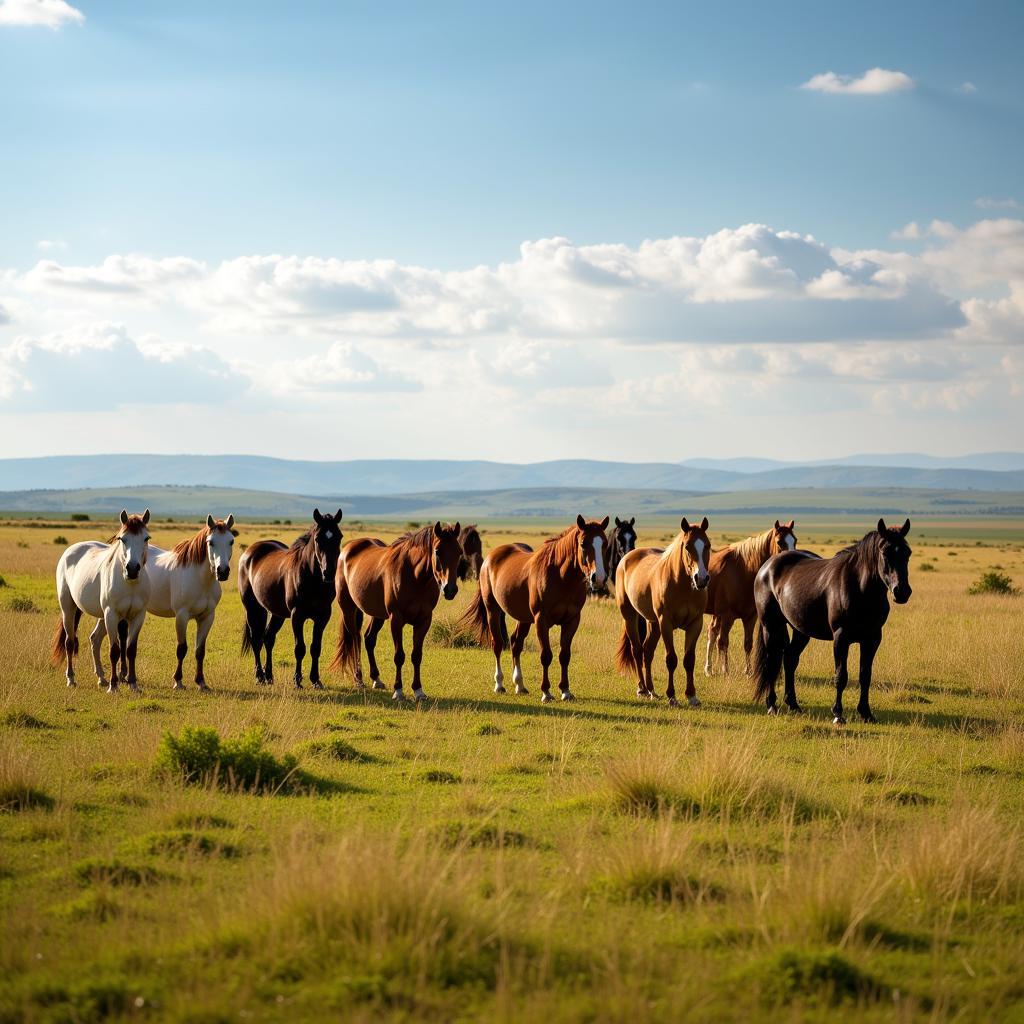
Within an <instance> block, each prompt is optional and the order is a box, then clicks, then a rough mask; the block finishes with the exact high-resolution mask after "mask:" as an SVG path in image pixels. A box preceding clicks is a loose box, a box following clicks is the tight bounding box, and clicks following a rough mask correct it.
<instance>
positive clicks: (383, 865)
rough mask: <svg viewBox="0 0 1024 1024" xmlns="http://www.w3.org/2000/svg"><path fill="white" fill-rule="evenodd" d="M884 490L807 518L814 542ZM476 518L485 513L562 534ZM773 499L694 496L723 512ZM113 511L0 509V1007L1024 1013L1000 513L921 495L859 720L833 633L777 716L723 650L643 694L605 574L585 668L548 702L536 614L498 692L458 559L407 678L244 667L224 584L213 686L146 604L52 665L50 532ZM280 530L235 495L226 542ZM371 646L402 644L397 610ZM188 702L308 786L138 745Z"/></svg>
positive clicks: (0, 1015) (726, 524) (187, 712)
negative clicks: (319, 677)
mask: <svg viewBox="0 0 1024 1024" xmlns="http://www.w3.org/2000/svg"><path fill="white" fill-rule="evenodd" d="M681 511H683V512H686V513H687V514H691V515H692V514H698V515H699V514H700V512H701V511H703V510H702V509H700V508H692V509H691V508H686V509H682V510H681ZM782 511H785V510H784V509H780V512H782ZM770 518H771V519H774V515H772V516H771V517H770ZM786 518H788V515H787V516H786ZM871 522H872V518H871V516H869V515H865V516H864V517H861V518H854V517H850V516H843V517H832V518H822V519H820V520H818V521H813V522H812V521H806V522H800V521H798V524H797V525H798V533H799V536H800V540H801V545H802V546H806V547H810V548H812V549H815V550H818V551H820V552H823V553H831V552H832V551H834V550H836V549H837V548H838V547H840V546H842V545H843V544H845V543H847V542H849V541H851V540H853V539H854V538H856V537H859V536H860V535H861V534H863V532H864V531H865V530H866V529H867V528H868V527H869V526H870V524H871ZM485 525H486V531H485V533H484V543H485V547H491V546H493V545H494V544H496V543H499V542H502V541H504V540H506V539H512V538H513V537H515V538H521V539H525V540H532V541H536V540H539V539H541V538H542V537H543V536H544V535H545V534H546V533H547V532H549V524H546V523H540V522H533V521H531V522H519V523H516V524H514V525H509V524H507V523H506V524H502V523H493V524H485ZM639 525H640V526H642V527H643V529H642V531H641V543H653V542H656V541H663V540H666V539H668V537H669V536H670V531H671V529H672V528H673V527H672V524H671V523H670V522H669V521H668V520H661V521H658V522H656V523H653V524H652V523H651V522H646V523H644V522H641V523H640V524H639ZM767 525H768V523H767V522H761V521H760V520H743V519H741V518H737V517H733V518H730V519H728V520H724V519H719V520H718V521H716V520H715V519H714V518H712V528H711V535H712V540H713V543H716V544H717V543H721V542H722V541H724V540H725V539H734V538H737V537H739V536H743V535H746V533H748V532H753V531H754V530H760V529H761V528H763V527H765V526H767ZM387 530H391V531H392V533H391V535H393V533H394V530H395V526H394V524H392V525H391V526H390V527H384V528H382V529H381V530H380V531H378V530H376V529H375V530H374V531H373V532H375V533H377V532H379V534H380V535H382V536H387V535H388V534H387ZM111 532H112V526H111V525H110V524H109V523H108V524H102V523H97V522H89V523H71V522H67V521H64V522H60V521H49V522H46V523H36V524H32V525H29V524H25V523H18V522H11V523H8V524H6V525H0V573H2V576H3V580H4V584H5V585H4V586H2V587H0V651H2V653H3V659H4V667H3V670H2V672H0V802H2V803H3V805H4V810H3V811H2V812H0V907H2V909H0V915H2V924H0V928H2V935H3V941H2V942H0V1021H21V1020H30V1021H32V1020H40V1021H69V1022H83V1021H85V1022H87V1021H98V1020H104V1019H115V1020H119V1019H125V1020H127V1019H131V1020H138V1021H145V1020H181V1021H194V1022H197V1024H198V1022H215V1021H237V1020H240V1019H243V1020H246V1019H247V1020H289V1021H294V1020H307V1019H308V1020H313V1019H316V1020H322V1019H325V1017H327V1018H344V1019H350V1020H373V1019H378V1018H389V1019H396V1018H397V1019H403V1018H404V1019H424V1018H426V1019H435V1020H453V1019H479V1018H486V1019H488V1020H510V1021H511V1020H523V1019H550V1020H596V1021H601V1020H639V1019H650V1020H679V1019H686V1018H690V1019H699V1020H712V1021H715V1020H721V1021H731V1020H736V1019H739V1018H745V1019H748V1020H761V1019H765V1020H767V1019H772V1020H780V1019H782V1020H825V1019H829V1020H832V1019H835V1015H836V1013H842V1015H843V1019H844V1020H863V1021H875V1020H878V1021H881V1020H901V1021H902V1020H905V1021H911V1020H963V1021H975V1020H1024V836H1022V821H1024V816H1022V810H1024V799H1022V779H1024V678H1022V676H1024V630H1022V627H1024V597H1021V596H996V595H970V596H969V595H968V593H967V591H968V588H969V587H970V586H971V584H972V583H974V581H975V580H976V579H977V578H978V577H979V575H980V574H981V573H982V572H983V571H988V570H992V569H995V570H998V571H1002V572H1005V573H1007V574H1008V575H1009V576H1010V577H1012V579H1013V581H1014V583H1015V584H1016V585H1018V586H1020V585H1021V584H1024V524H1022V523H1021V521H1020V520H1013V519H991V520H980V519H978V520H971V519H965V518H963V517H956V518H948V519H939V518H931V519H921V520H915V524H914V530H913V533H912V534H911V537H910V540H911V542H912V544H913V546H914V550H915V554H914V559H913V561H912V563H911V582H912V584H913V586H914V596H913V598H912V600H911V602H910V604H909V605H908V606H906V607H900V608H894V609H893V613H892V616H891V618H890V621H889V625H888V627H887V629H886V633H885V638H884V641H883V644H882V648H881V650H880V652H879V655H878V658H877V660H876V663H875V686H874V689H873V697H874V699H873V702H872V703H873V707H874V710H875V713H876V714H877V715H878V718H879V720H880V724H879V725H876V726H861V725H854V724H851V725H848V726H846V727H843V728H836V727H833V726H832V724H831V717H830V715H829V712H828V707H829V705H830V704H831V701H832V695H833V691H832V688H831V686H830V678H831V652H830V650H829V649H828V647H827V645H824V644H813V645H812V646H811V647H810V648H809V649H808V651H807V653H806V654H805V656H804V659H803V662H802V664H801V670H800V673H799V676H798V680H797V687H798V692H799V694H800V697H801V702H802V703H803V705H804V707H805V708H806V709H807V713H806V714H805V715H804V716H802V717H795V716H788V717H782V718H779V719H768V718H767V717H766V716H765V715H764V714H763V710H762V709H761V708H759V707H756V706H754V705H753V704H752V703H751V701H750V684H749V682H748V681H747V680H746V679H744V678H743V677H742V675H740V674H738V673H736V672H735V671H734V674H733V675H732V676H731V677H720V676H716V677H713V678H711V679H705V678H704V677H703V675H702V674H699V675H698V678H697V690H698V694H699V696H700V698H701V700H702V702H703V707H701V708H700V709H697V710H694V709H689V708H683V709H669V708H667V707H666V706H665V704H664V702H663V701H662V702H661V703H659V704H655V705H653V706H651V705H639V704H637V702H636V701H635V699H634V697H633V689H634V688H633V682H632V681H631V680H626V679H622V678H621V677H619V676H617V675H616V674H615V673H614V671H613V670H612V667H611V664H612V651H613V648H614V643H615V641H616V639H617V636H618V629H619V624H618V616H617V612H616V609H615V607H614V604H613V603H612V602H609V601H592V602H590V604H589V605H588V607H587V609H586V610H585V613H584V620H583V626H582V628H581V630H580V633H579V634H578V637H577V642H576V645H575V652H574V653H575V656H574V660H573V666H572V677H573V689H574V691H575V692H576V693H577V695H578V697H579V698H580V699H579V700H578V701H577V702H576V703H575V704H572V705H560V704H559V705H555V706H550V707H541V705H540V703H539V680H538V673H539V665H538V663H537V649H536V644H535V643H534V642H531V643H530V644H529V645H528V647H527V652H526V655H525V656H524V669H525V671H526V674H527V683H528V685H530V687H531V690H532V692H531V695H530V696H529V697H521V698H516V697H514V696H511V695H509V696H506V697H502V698H500V699H499V698H497V697H495V696H494V695H493V694H492V693H491V687H492V685H493V683H492V678H491V677H492V672H493V662H492V659H491V656H490V654H489V653H486V652H483V651H480V650H479V649H475V648H467V647H463V646H460V639H459V637H458V635H457V633H454V631H452V630H450V629H445V628H444V623H447V622H450V621H451V620H452V619H454V617H455V616H456V615H457V614H458V613H459V612H460V611H461V610H462V608H464V607H465V604H466V603H467V601H468V600H469V597H470V596H471V593H472V590H473V587H474V586H475V584H471V585H470V586H468V587H464V588H463V589H462V590H461V591H460V594H459V596H458V598H457V599H456V601H455V602H454V603H452V604H448V605H445V604H442V606H441V607H440V608H439V609H438V616H437V618H436V619H435V621H437V620H438V619H440V620H442V624H441V625H440V626H439V627H438V629H437V631H436V634H435V636H433V637H432V638H431V640H430V641H429V643H428V647H427V650H426V657H425V661H424V681H425V689H426V692H427V693H428V695H429V697H430V698H431V699H430V700H429V701H428V702H426V703H425V704H424V705H421V706H418V707H414V706H412V704H411V703H409V704H407V705H405V706H395V705H394V704H393V703H392V702H391V700H390V699H389V697H388V695H387V694H381V693H374V692H356V691H354V690H353V688H352V685H351V683H350V682H349V681H348V680H343V679H341V678H340V677H339V676H338V675H337V673H336V672H332V671H329V672H328V673H327V675H326V680H327V684H328V690H327V692H325V693H313V692H311V691H308V690H304V691H301V692H296V691H294V690H293V689H292V687H291V684H290V681H289V680H288V676H289V675H290V672H289V664H290V651H289V647H290V644H289V643H287V642H286V640H285V638H284V634H282V642H281V643H279V644H278V648H277V653H278V658H277V665H278V682H277V684H276V685H275V687H274V690H273V692H267V691H266V690H264V689H262V688H257V687H256V685H255V683H254V681H253V678H252V670H251V663H250V662H248V661H246V660H243V659H242V658H241V657H240V655H239V653H238V648H239V639H240V634H241V625H242V615H241V607H240V604H239V601H238V597H237V593H236V592H235V587H234V583H233V582H232V583H231V584H230V585H228V586H227V588H226V593H225V595H224V599H223V601H222V603H221V608H220V612H219V615H218V620H217V625H216V626H215V628H214V631H213V634H212V637H211V643H210V647H209V651H208V656H207V678H208V680H209V682H210V684H211V685H212V686H213V687H214V690H215V692H214V693H213V694H210V695H206V696H204V695H201V694H199V693H198V692H197V691H196V690H195V688H194V687H191V686H190V688H189V689H188V691H186V692H185V693H173V692H172V691H171V672H172V669H173V664H174V662H173V654H174V639H173V628H172V624H171V622H170V621H169V620H159V619H149V620H148V621H147V624H146V626H145V628H144V630H143V633H142V643H141V648H140V679H141V683H142V686H143V693H142V695H134V694H132V693H130V692H128V691H127V690H125V689H122V692H120V693H118V694H116V695H108V694H107V693H105V692H102V691H100V690H98V688H96V687H95V685H93V683H92V676H91V671H90V669H89V665H88V656H87V655H86V657H85V658H84V659H83V661H82V662H81V663H80V664H81V667H80V670H79V686H78V688H77V689H74V690H68V689H66V688H65V686H64V678H63V672H62V671H61V670H59V669H54V668H52V667H51V666H50V664H49V661H48V651H49V647H50V640H51V637H52V631H53V627H54V619H55V613H56V601H55V596H54V593H53V579H52V571H53V567H54V565H55V562H56V559H57V557H58V556H59V554H60V551H61V550H62V548H63V544H64V543H65V542H70V541H73V540H78V539H86V538H91V537H105V536H107V535H109V534H110V533H111ZM189 532H191V529H190V528H189V527H188V526H187V525H186V524H182V523H164V522H159V523H156V524H155V525H154V528H153V537H154V541H155V542H157V543H159V544H160V545H161V546H170V544H172V543H173V542H175V541H177V540H179V539H181V538H182V537H184V536H185V535H186V534H187V533H189ZM297 532H298V527H297V526H284V525H280V526H272V525H260V526H251V525H246V524H245V523H242V524H240V536H239V542H240V543H252V542H253V541H254V540H256V539H258V538H259V537H264V536H281V537H282V538H288V539H290V538H291V537H292V536H294V535H295V534H296V533H297ZM359 533H360V531H359V530H358V529H355V528H353V527H352V526H351V525H350V526H349V528H348V533H347V537H348V538H349V539H351V538H352V537H354V536H357V535H358V534H359ZM59 538H63V539H59ZM929 567H930V568H929ZM83 628H84V629H85V630H86V631H87V630H88V629H89V628H91V623H90V622H89V621H88V620H85V621H83ZM335 630H336V618H335V619H332V623H331V626H330V627H329V636H330V638H331V642H332V646H333V638H334V636H335V635H336V634H335ZM738 633H739V631H738V630H737V631H736V632H735V633H734V635H733V649H734V652H735V651H736V650H737V648H738V647H739V635H738ZM84 635H85V634H84V633H83V639H84ZM703 643H704V638H703V637H702V639H701V644H700V648H699V650H700V651H701V658H700V659H699V664H700V665H702V664H703ZM378 651H379V652H381V653H382V655H383V656H382V658H381V662H382V664H383V665H385V666H388V667H390V660H389V659H390V653H391V652H390V642H389V640H387V638H386V631H385V633H384V634H382V635H381V641H380V646H379V647H378ZM190 658H191V652H190ZM733 663H734V666H738V665H741V664H742V658H741V657H734V659H733ZM855 668H856V656H855V655H854V657H853V658H852V663H851V675H852V674H853V673H854V671H855ZM186 670H187V674H186V682H190V681H191V675H190V674H188V672H189V671H190V665H189V664H188V663H187V664H186ZM506 672H508V666H507V665H506ZM384 674H385V679H388V678H389V676H390V673H389V671H388V670H387V668H386V669H385V673H384ZM656 683H657V684H658V688H659V692H663V689H664V666H663V663H662V662H661V660H660V656H659V660H658V661H657V662H656ZM185 727H204V728H209V729H214V730H216V731H217V733H218V734H219V737H220V738H221V740H222V741H223V742H224V743H225V744H230V743H231V742H232V741H236V740H238V739H239V738H240V737H243V736H244V737H247V740H246V742H247V743H248V745H249V746H248V748H247V749H248V750H249V755H248V756H250V758H254V757H256V756H257V755H256V754H255V752H254V751H255V748H256V747H258V746H260V745H261V744H262V746H263V748H264V749H265V750H266V751H269V752H270V753H271V754H272V755H273V756H274V757H275V758H277V759H279V760H280V761H281V762H282V763H283V764H284V767H285V768H288V767H289V766H290V765H291V762H290V761H288V760H286V759H287V758H289V757H294V758H295V759H296V761H297V767H296V770H295V772H294V774H293V775H292V779H293V780H298V781H297V784H296V785H292V786H287V785H286V786H283V787H281V788H280V789H278V790H277V791H276V792H251V791H244V790H243V789H242V788H240V787H238V786H234V787H232V786H231V785H228V784H226V780H225V779H224V777H223V774H222V775H221V776H220V777H215V778H210V777H206V779H205V781H204V780H199V779H196V780H193V781H191V782H188V781H185V780H183V779H182V777H181V776H180V774H179V775H176V774H174V773H173V772H168V771H167V770H163V771H161V770H160V768H159V765H160V763H161V751H162V750H164V751H166V743H165V739H164V737H165V734H167V733H168V732H170V733H171V734H173V735H174V736H176V737H180V736H181V733H182V730H183V729H184V728H185ZM218 783H219V784H218Z"/></svg>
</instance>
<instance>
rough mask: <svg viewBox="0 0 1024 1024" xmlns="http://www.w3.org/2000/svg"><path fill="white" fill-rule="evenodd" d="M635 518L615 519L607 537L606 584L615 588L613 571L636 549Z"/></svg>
mask: <svg viewBox="0 0 1024 1024" xmlns="http://www.w3.org/2000/svg"><path fill="white" fill-rule="evenodd" d="M635 526H636V516H633V517H631V518H630V519H620V518H619V517H618V516H616V517H615V526H614V527H613V529H612V532H611V534H610V536H609V537H608V584H609V586H612V587H614V586H615V570H616V569H617V568H618V567H619V562H621V561H622V560H623V559H624V558H625V557H626V555H628V554H629V553H630V551H632V550H633V549H634V548H635V547H636V529H635Z"/></svg>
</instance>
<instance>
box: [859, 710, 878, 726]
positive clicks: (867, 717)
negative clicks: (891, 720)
mask: <svg viewBox="0 0 1024 1024" xmlns="http://www.w3.org/2000/svg"><path fill="white" fill-rule="evenodd" d="M858 714H859V715H860V720H861V721H862V722H864V723H865V725H877V724H878V719H877V718H875V716H874V715H873V714H871V712H870V711H869V712H868V713H867V714H864V712H863V711H859V712H858Z"/></svg>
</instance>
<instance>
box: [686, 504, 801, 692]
mask: <svg viewBox="0 0 1024 1024" xmlns="http://www.w3.org/2000/svg"><path fill="white" fill-rule="evenodd" d="M794 525H795V524H794V521H793V520H792V519H790V521H789V522H788V523H786V524H785V525H784V526H783V525H782V524H781V523H780V522H779V521H778V519H776V520H775V525H774V526H773V527H772V528H771V529H770V530H765V532H764V533H759V534H758V535H757V536H756V537H748V538H747V539H746V540H741V541H737V542H736V543H735V544H730V545H729V546H728V547H724V548H720V549H719V550H718V551H716V552H715V553H714V554H713V555H712V556H711V560H710V561H709V562H708V573H709V574H710V575H711V582H710V583H709V584H708V606H707V609H706V610H705V612H704V614H705V615H710V616H711V623H710V625H709V627H708V650H707V656H706V657H705V659H704V675H706V676H709V675H711V674H712V672H713V671H714V666H713V664H712V653H711V652H712V650H713V649H714V648H715V647H716V646H717V648H718V653H719V654H720V655H721V656H722V671H723V672H724V673H725V674H726V675H728V674H729V631H730V630H731V629H732V625H733V623H734V622H735V621H736V620H737V619H739V620H740V621H741V622H742V623H743V653H744V655H745V656H746V673H747V675H748V676H749V675H750V651H751V649H752V648H753V646H754V625H755V623H756V622H757V609H756V608H755V607H754V577H755V576H756V575H757V570H758V569H760V568H761V566H762V565H764V563H765V562H767V561H768V559H769V558H771V556H772V555H777V554H778V553H779V552H780V551H792V550H793V549H794V548H795V547H796V534H795V533H794V532H793V526H794Z"/></svg>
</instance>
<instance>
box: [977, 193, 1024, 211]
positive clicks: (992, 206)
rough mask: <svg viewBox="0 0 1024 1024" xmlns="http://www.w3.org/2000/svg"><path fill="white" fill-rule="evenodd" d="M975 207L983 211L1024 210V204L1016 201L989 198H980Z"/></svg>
mask: <svg viewBox="0 0 1024 1024" xmlns="http://www.w3.org/2000/svg"><path fill="white" fill-rule="evenodd" d="M974 205H975V206H977V207H978V208H979V209H981V210H1024V203H1021V202H1019V201H1018V200H1016V199H991V198H989V197H988V196H979V197H978V198H977V199H975V200H974Z"/></svg>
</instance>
